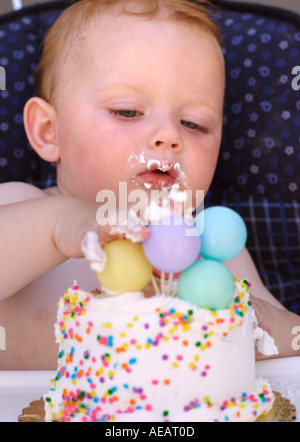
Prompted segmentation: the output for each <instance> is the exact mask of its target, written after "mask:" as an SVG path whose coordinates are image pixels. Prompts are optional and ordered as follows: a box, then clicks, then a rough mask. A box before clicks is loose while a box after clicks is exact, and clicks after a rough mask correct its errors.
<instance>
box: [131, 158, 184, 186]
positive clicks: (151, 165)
mask: <svg viewBox="0 0 300 442" xmlns="http://www.w3.org/2000/svg"><path fill="white" fill-rule="evenodd" d="M176 164H177V163H176ZM176 164H174V163H172V162H171V161H167V160H165V161H162V162H160V161H159V160H149V161H148V164H147V168H146V169H145V170H144V171H142V172H141V173H139V174H138V175H136V176H135V178H134V182H135V183H137V184H140V185H143V186H144V187H146V188H156V189H169V188H171V187H172V186H173V185H174V184H176V183H177V182H178V178H179V168H178V166H179V165H177V167H176Z"/></svg>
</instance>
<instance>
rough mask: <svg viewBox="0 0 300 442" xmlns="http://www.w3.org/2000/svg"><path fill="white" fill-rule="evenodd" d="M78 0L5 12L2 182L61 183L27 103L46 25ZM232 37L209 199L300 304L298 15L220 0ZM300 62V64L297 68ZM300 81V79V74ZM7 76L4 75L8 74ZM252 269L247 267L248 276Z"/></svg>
mask: <svg viewBox="0 0 300 442" xmlns="http://www.w3.org/2000/svg"><path fill="white" fill-rule="evenodd" d="M69 3H70V2H65V1H54V2H51V3H48V4H42V5H37V6H35V7H29V8H25V9H24V10H22V11H18V12H15V13H11V14H8V15H6V16H3V17H0V65H1V66H3V67H4V68H5V71H6V90H4V91H0V183H2V182H7V181H24V182H28V183H33V184H35V185H37V186H39V187H41V188H45V187H49V186H51V185H54V184H55V180H56V171H55V165H54V164H48V163H46V162H44V161H43V160H41V159H40V158H39V157H38V156H37V155H36V154H35V152H34V151H33V150H32V148H31V147H30V145H29V144H28V141H27V139H26V135H25V132H24V129H23V120H22V110H23V106H24V104H25V102H26V100H27V99H28V98H29V97H30V96H32V95H33V94H34V78H33V71H34V69H35V67H36V65H37V62H38V59H39V57H40V50H41V43H42V39H43V36H44V33H45V31H46V30H47V28H48V27H49V26H50V25H51V24H52V23H53V22H54V20H55V19H56V18H57V17H58V15H59V14H60V13H61V12H62V10H63V9H64V8H65V7H66V6H67V5H68V4H69ZM214 3H215V4H217V8H216V19H217V21H218V23H219V24H220V27H221V28H222V33H223V36H224V53H225V58H226V67H227V86H226V99H225V109H224V133H223V142H222V147H221V152H220V159H219V162H218V166H217V171H216V175H215V178H214V182H213V185H212V187H211V190H210V192H209V194H208V196H207V199H206V206H208V205H216V204H223V205H226V206H228V207H232V208H233V209H235V210H236V211H238V212H239V213H240V214H241V215H242V216H243V218H244V219H245V222H246V224H247V227H248V232H249V238H248V243H247V246H248V249H249V251H250V253H251V255H252V257H253V259H254V261H255V263H256V266H257V268H258V270H259V273H260V275H261V277H262V279H263V281H264V283H265V284H266V286H267V287H268V288H269V290H270V291H271V292H272V293H273V294H274V295H275V296H276V297H277V298H278V299H279V300H280V301H281V302H283V303H284V304H285V305H286V306H287V307H288V308H290V309H291V310H293V311H295V312H298V313H300V198H299V194H300V174H299V169H300V91H299V90H296V89H297V88H295V87H292V86H293V84H297V83H296V82H295V81H294V83H292V82H293V80H296V79H295V75H292V70H293V68H294V67H295V66H299V65H300V17H299V16H297V15H296V14H293V13H288V12H285V11H283V10H278V9H274V8H268V7H261V6H256V5H250V4H245V3H241V4H237V3H233V2H230V1H222V0H221V1H220V0H214ZM299 71H300V68H299ZM299 83H300V81H299ZM0 85H1V83H0ZM243 276H245V277H247V275H243Z"/></svg>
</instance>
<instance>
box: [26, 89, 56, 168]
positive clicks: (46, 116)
mask: <svg viewBox="0 0 300 442" xmlns="http://www.w3.org/2000/svg"><path fill="white" fill-rule="evenodd" d="M24 126H25V130H26V134H27V137H28V140H29V142H30V144H31V146H32V147H33V149H34V150H35V151H36V153H37V154H38V155H39V156H40V157H41V158H43V160H46V161H50V162H57V161H58V160H59V159H60V152H59V146H58V139H57V130H56V111H55V109H54V107H53V106H51V104H49V103H47V101H45V100H43V99H42V98H38V97H33V98H31V99H30V100H29V101H27V103H26V105H25V108H24Z"/></svg>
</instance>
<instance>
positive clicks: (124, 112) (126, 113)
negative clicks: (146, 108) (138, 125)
mask: <svg viewBox="0 0 300 442" xmlns="http://www.w3.org/2000/svg"><path fill="white" fill-rule="evenodd" d="M109 113H110V114H111V115H115V116H116V117H120V118H125V119H128V120H130V119H132V118H136V117H140V116H141V115H142V113H141V112H139V111H137V110H132V109H111V110H110V111H109Z"/></svg>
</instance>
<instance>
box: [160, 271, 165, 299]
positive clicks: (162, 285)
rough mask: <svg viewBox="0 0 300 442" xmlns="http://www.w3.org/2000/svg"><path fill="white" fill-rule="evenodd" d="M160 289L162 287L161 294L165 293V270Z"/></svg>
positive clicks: (162, 273)
mask: <svg viewBox="0 0 300 442" xmlns="http://www.w3.org/2000/svg"><path fill="white" fill-rule="evenodd" d="M160 289H161V294H162V295H164V294H165V272H161V277H160Z"/></svg>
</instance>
